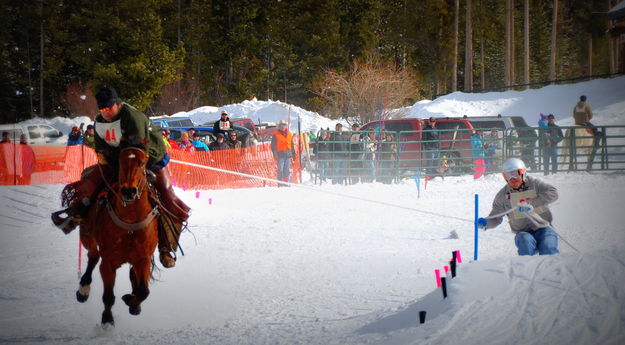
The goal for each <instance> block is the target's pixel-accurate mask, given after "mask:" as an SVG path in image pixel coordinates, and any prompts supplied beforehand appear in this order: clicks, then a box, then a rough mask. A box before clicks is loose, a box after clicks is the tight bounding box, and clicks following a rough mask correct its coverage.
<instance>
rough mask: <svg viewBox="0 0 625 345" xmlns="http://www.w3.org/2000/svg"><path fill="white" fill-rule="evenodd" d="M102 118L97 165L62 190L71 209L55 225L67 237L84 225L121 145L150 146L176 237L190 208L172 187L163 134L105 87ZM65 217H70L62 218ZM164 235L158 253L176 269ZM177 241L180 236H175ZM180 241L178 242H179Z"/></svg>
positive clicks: (97, 132) (100, 100) (97, 137)
mask: <svg viewBox="0 0 625 345" xmlns="http://www.w3.org/2000/svg"><path fill="white" fill-rule="evenodd" d="M96 100H97V102H98V108H99V109H100V115H98V116H96V119H95V151H96V154H97V156H98V164H96V165H94V166H91V167H89V168H87V169H85V171H84V172H83V174H82V177H81V179H80V181H77V182H75V183H72V184H69V185H67V186H66V187H65V189H64V190H63V203H64V205H67V206H68V207H67V208H66V209H64V210H61V211H57V212H55V213H53V214H52V221H53V222H54V224H55V225H56V226H57V227H58V228H60V229H62V230H63V232H65V233H66V234H68V233H70V232H71V231H72V230H74V229H75V228H76V226H78V225H80V224H81V221H82V218H83V217H84V216H85V215H86V214H87V211H88V209H89V206H90V205H92V204H93V200H95V198H96V194H97V193H98V192H99V190H100V189H101V188H102V187H103V185H104V183H105V182H106V183H108V182H107V181H105V177H106V176H115V172H116V165H117V161H118V155H119V149H120V143H127V144H133V143H138V142H147V143H148V145H147V149H148V154H149V156H150V157H149V160H148V169H149V170H150V171H152V172H153V173H154V175H155V181H154V186H155V187H156V190H157V191H158V193H159V195H160V199H161V202H162V204H163V206H164V208H165V209H166V213H168V214H169V215H170V216H171V219H172V220H173V223H174V224H175V227H177V229H176V230H177V234H179V232H180V229H181V228H182V226H183V224H184V223H185V222H186V220H187V219H188V218H189V210H190V208H189V206H187V205H186V204H185V203H184V202H183V201H182V200H180V199H178V197H177V196H176V194H175V193H174V190H173V188H172V185H171V180H170V176H169V170H168V168H167V163H169V155H168V154H167V150H166V148H165V144H164V143H163V139H162V138H161V134H160V132H159V131H157V130H156V129H155V128H153V127H152V126H151V123H150V120H149V119H148V118H147V116H146V115H145V114H143V113H141V112H140V111H138V110H137V109H135V108H133V107H132V106H130V105H128V104H126V103H123V102H122V101H121V99H120V98H119V97H118V96H117V92H116V91H115V89H113V88H111V87H104V88H102V89H101V90H100V91H99V92H98V93H97V94H96ZM63 213H65V214H66V215H67V216H66V217H62V216H61V215H62V214H63ZM163 231H165V230H164V229H163V226H159V252H160V256H159V257H160V260H161V263H162V264H163V266H165V267H167V268H169V267H173V266H174V265H175V259H174V257H173V256H172V255H171V252H172V247H174V248H175V247H176V246H175V245H174V244H172V243H170V242H171V241H167V240H166V239H167V236H166V235H164V234H162V232H163ZM176 237H177V236H176ZM176 240H177V238H176Z"/></svg>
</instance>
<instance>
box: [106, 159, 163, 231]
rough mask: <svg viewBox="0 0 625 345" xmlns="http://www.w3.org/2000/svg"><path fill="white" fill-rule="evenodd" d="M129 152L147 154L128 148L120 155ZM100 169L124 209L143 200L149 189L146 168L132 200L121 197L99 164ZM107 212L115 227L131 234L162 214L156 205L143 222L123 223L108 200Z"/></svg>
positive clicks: (109, 188) (108, 187)
mask: <svg viewBox="0 0 625 345" xmlns="http://www.w3.org/2000/svg"><path fill="white" fill-rule="evenodd" d="M128 150H134V151H139V152H141V153H142V154H146V153H145V152H144V151H143V150H142V149H140V148H137V147H126V148H123V149H122V150H121V151H120V155H121V154H122V153H124V152H125V151H128ZM98 168H99V169H100V174H102V178H103V179H104V182H105V184H106V187H107V189H108V190H109V191H110V192H111V193H112V194H113V195H114V196H115V197H116V198H117V199H118V200H119V201H120V203H121V205H122V207H126V206H127V205H128V204H132V203H133V202H134V201H136V200H138V199H139V198H141V195H142V193H143V192H144V191H145V190H146V189H147V188H148V178H147V169H146V168H145V167H144V168H143V169H142V171H141V177H140V180H139V181H138V183H137V193H136V194H135V197H134V198H133V199H132V200H126V199H124V198H123V197H122V196H120V195H119V193H118V192H117V191H116V190H115V188H113V187H112V186H111V184H110V183H109V182H108V180H107V179H106V176H105V175H104V171H103V170H102V167H101V166H100V165H99V164H98ZM106 210H107V211H108V213H109V215H110V216H111V220H112V221H113V223H115V225H117V226H119V227H120V228H122V229H124V230H126V231H128V232H129V233H132V232H134V231H137V230H141V229H143V228H145V227H146V226H147V225H148V224H150V223H151V222H152V221H153V220H154V218H156V217H157V216H158V215H159V214H160V213H159V210H158V205H156V206H154V207H153V208H152V210H151V211H150V212H149V213H148V214H147V215H146V217H145V218H144V219H143V220H141V221H139V222H136V223H127V222H125V221H123V220H122V219H120V218H119V216H117V214H116V213H115V209H113V205H111V201H110V200H109V199H108V198H107V199H106Z"/></svg>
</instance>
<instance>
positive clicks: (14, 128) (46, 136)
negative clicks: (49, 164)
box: [0, 123, 67, 146]
mask: <svg viewBox="0 0 625 345" xmlns="http://www.w3.org/2000/svg"><path fill="white" fill-rule="evenodd" d="M0 132H8V133H9V137H10V138H11V140H12V141H16V142H19V141H20V136H21V135H22V134H25V135H26V140H27V142H28V144H29V145H51V146H65V145H67V135H63V132H60V131H58V130H56V128H54V127H52V126H50V125H46V124H33V123H29V124H13V125H0Z"/></svg>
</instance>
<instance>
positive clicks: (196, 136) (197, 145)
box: [191, 131, 210, 151]
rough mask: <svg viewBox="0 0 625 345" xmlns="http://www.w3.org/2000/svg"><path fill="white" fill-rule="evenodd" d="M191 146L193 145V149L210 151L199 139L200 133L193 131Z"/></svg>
mask: <svg viewBox="0 0 625 345" xmlns="http://www.w3.org/2000/svg"><path fill="white" fill-rule="evenodd" d="M191 144H193V147H195V151H210V149H209V148H208V146H206V144H205V143H204V142H203V141H202V140H201V139H200V134H199V133H197V132H195V131H194V133H193V141H192V142H191Z"/></svg>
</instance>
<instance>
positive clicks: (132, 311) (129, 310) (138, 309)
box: [128, 305, 141, 315]
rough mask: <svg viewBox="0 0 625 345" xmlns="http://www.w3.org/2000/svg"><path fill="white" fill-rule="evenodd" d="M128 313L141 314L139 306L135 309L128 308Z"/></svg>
mask: <svg viewBox="0 0 625 345" xmlns="http://www.w3.org/2000/svg"><path fill="white" fill-rule="evenodd" d="M128 312H129V313H130V315H139V314H141V305H137V306H136V307H128Z"/></svg>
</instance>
